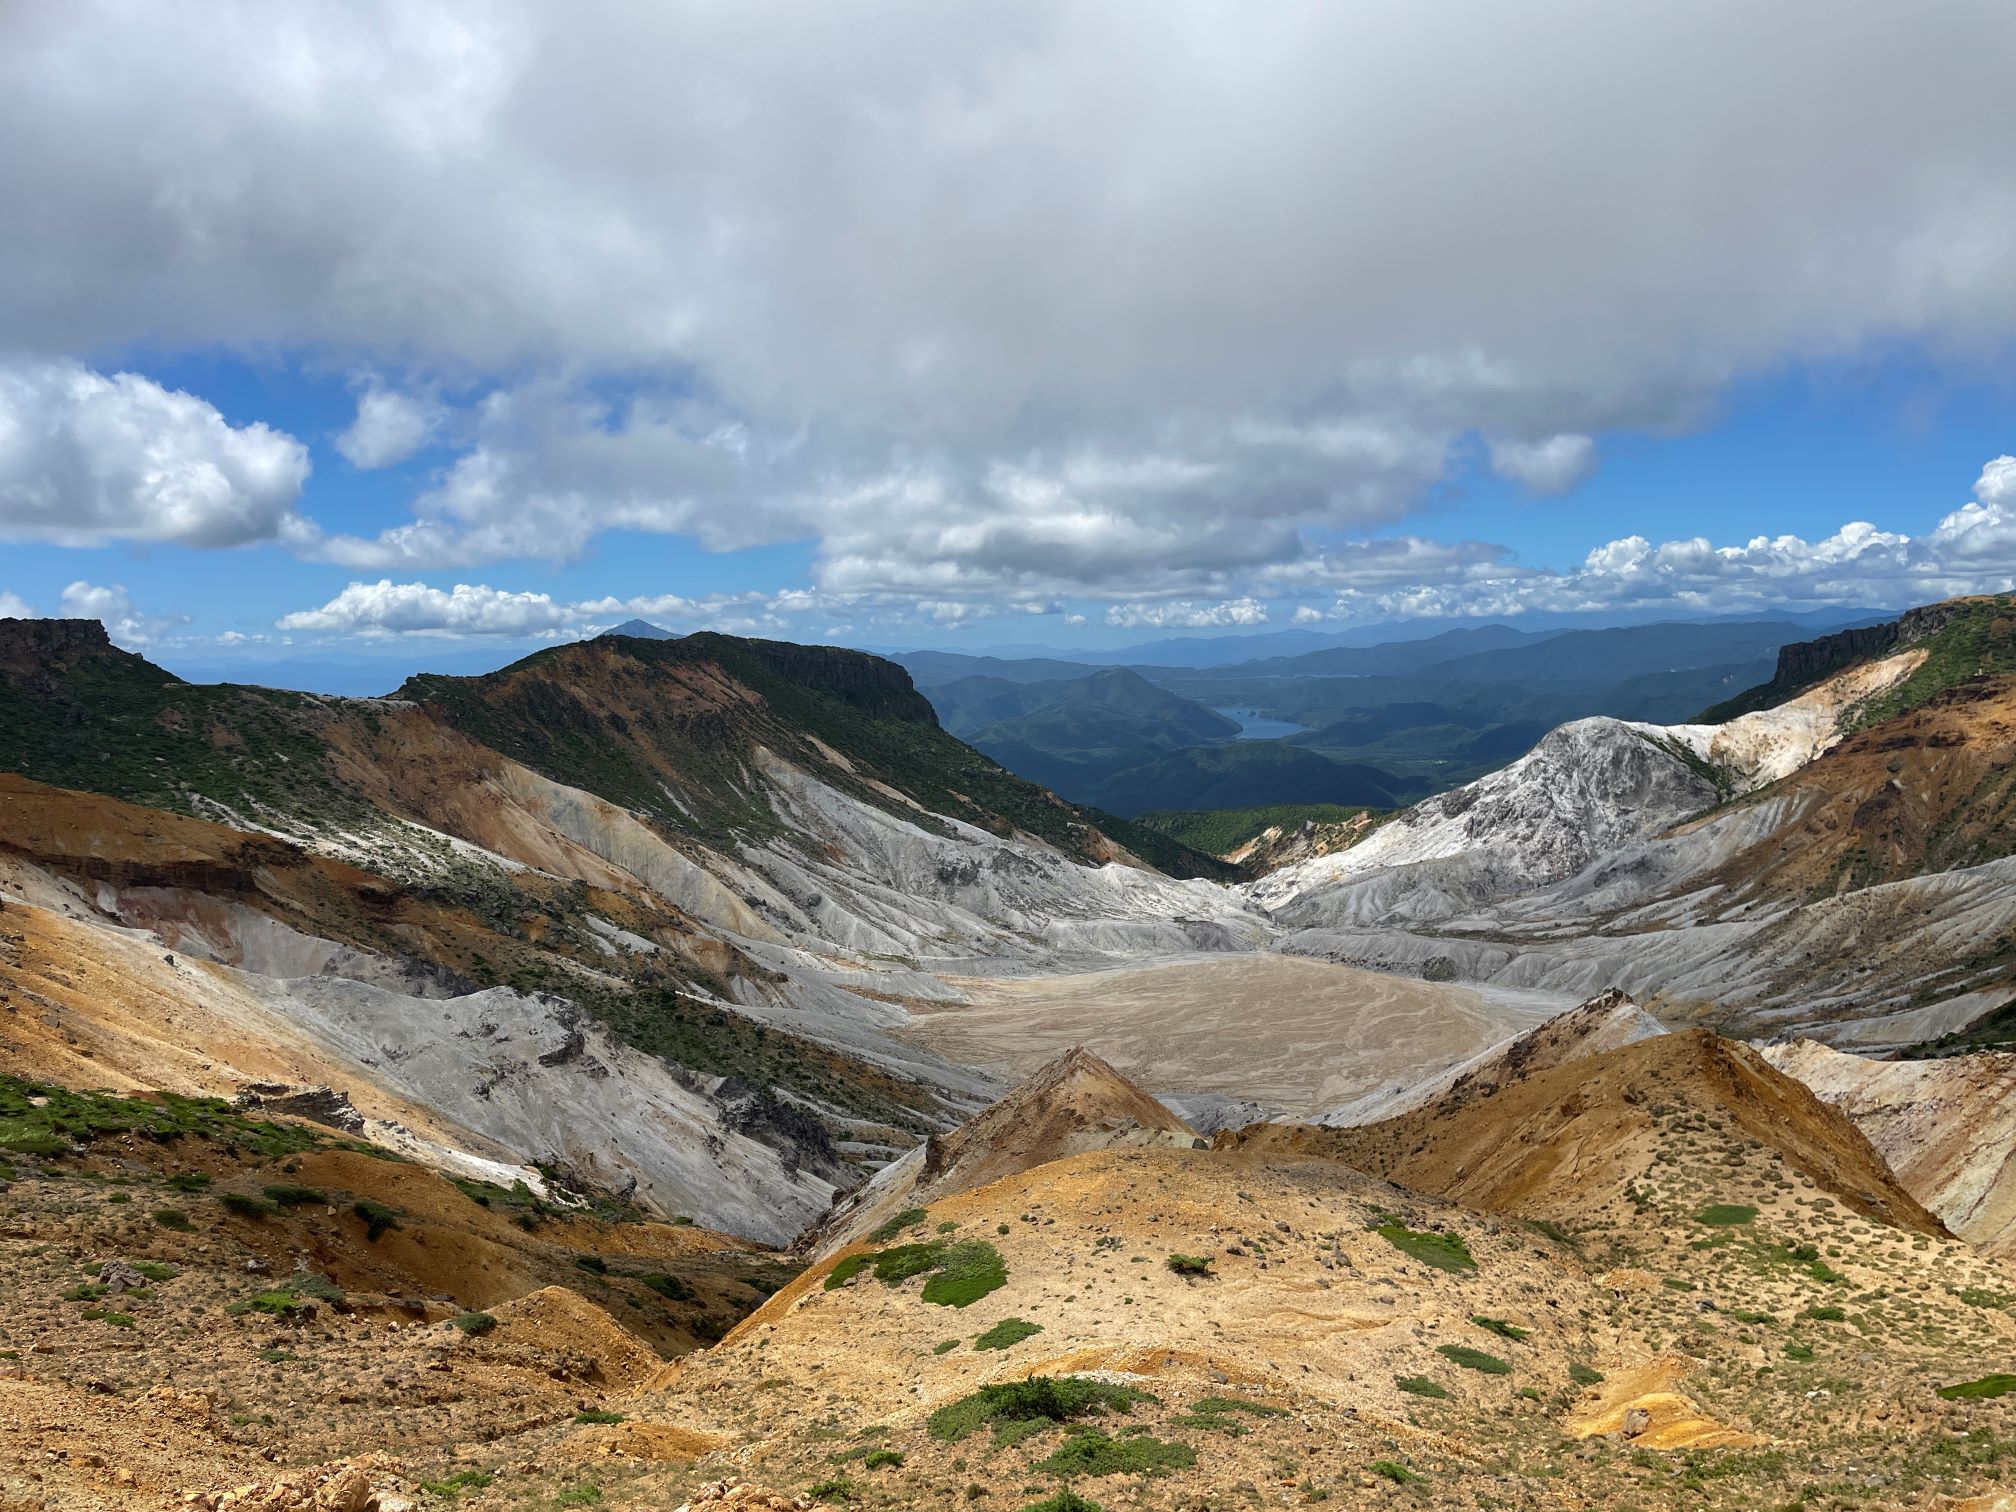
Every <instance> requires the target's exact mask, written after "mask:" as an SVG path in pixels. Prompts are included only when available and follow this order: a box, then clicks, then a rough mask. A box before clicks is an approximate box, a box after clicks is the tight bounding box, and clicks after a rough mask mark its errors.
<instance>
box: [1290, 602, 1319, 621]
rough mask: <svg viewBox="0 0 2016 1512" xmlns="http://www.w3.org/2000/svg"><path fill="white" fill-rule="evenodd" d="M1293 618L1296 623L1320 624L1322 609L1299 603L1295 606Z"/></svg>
mask: <svg viewBox="0 0 2016 1512" xmlns="http://www.w3.org/2000/svg"><path fill="white" fill-rule="evenodd" d="M1293 618H1294V622H1295V623H1296V624H1298V625H1320V624H1322V623H1323V611H1322V610H1321V609H1314V608H1311V607H1310V606H1309V605H1307V604H1301V605H1298V606H1297V607H1296V610H1295V614H1294V616H1293Z"/></svg>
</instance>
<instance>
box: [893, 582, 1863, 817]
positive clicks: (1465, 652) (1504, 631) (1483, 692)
mask: <svg viewBox="0 0 2016 1512" xmlns="http://www.w3.org/2000/svg"><path fill="white" fill-rule="evenodd" d="M1813 618H1814V617H1813V616H1810V615H1809V616H1803V617H1789V616H1788V617H1773V618H1769V619H1749V620H1740V619H1738V620H1692V621H1678V622H1674V623H1666V624H1651V625H1628V626H1613V627H1609V628H1605V629H1595V630H1590V629H1542V630H1528V629H1519V628H1515V627H1513V626H1509V625H1465V626H1460V627H1456V628H1451V629H1444V630H1440V631H1437V632H1436V633H1434V634H1431V635H1424V636H1419V637H1415V638H1411V639H1397V640H1390V641H1384V642H1380V643H1376V644H1371V645H1339V644H1335V643H1334V642H1335V641H1336V640H1337V639H1338V637H1335V636H1328V637H1326V636H1318V635H1315V634H1313V633H1312V632H1302V631H1296V632H1283V633H1282V634H1279V635H1254V636H1240V637H1226V638H1224V639H1222V640H1218V641H1212V640H1205V639H1192V640H1174V641H1165V642H1160V643H1157V644H1156V645H1154V646H1149V647H1137V648H1134V651H1135V653H1136V654H1143V653H1153V654H1156V655H1168V656H1175V655H1182V656H1185V657H1187V658H1189V660H1188V661H1187V662H1186V663H1185V664H1183V665H1165V664H1157V663H1156V662H1154V661H1150V660H1140V661H1136V662H1133V663H1132V664H1130V665H1129V666H1127V667H1125V668H1106V669H1103V670H1100V671H1096V672H1087V671H1085V670H1084V669H1083V668H1082V667H1081V666H1079V665H1078V664H1076V663H1074V662H1071V661H1068V660H1062V659H1059V658H1057V657H1029V658H1021V659H1017V658H1007V657H999V656H965V655H961V654H959V653H956V652H950V651H914V652H908V653H905V654H903V655H901V656H899V657H897V658H895V660H897V661H898V662H899V663H901V664H902V665H903V666H904V667H905V668H906V669H907V670H908V671H909V672H910V674H911V676H912V678H913V680H914V681H915V682H916V684H917V686H918V687H919V688H920V689H921V690H922V691H923V693H924V695H925V696H926V697H927V698H929V699H930V700H931V703H932V706H933V707H934V708H935V709H936V710H937V711H938V715H939V718H940V719H941V720H942V721H943V722H944V724H945V727H946V728H947V729H948V730H950V731H952V732H953V733H954V734H956V735H958V736H959V737H960V738H961V739H964V740H967V741H969V742H971V743H972V744H973V745H975V746H978V747H979V748H980V749H981V750H983V751H985V752H987V754H988V755H990V756H992V757H994V758H995V760H997V761H999V762H1001V763H1002V764H1003V765H1004V766H1006V767H1008V768H1009V770H1011V771H1014V772H1017V773H1019V774H1020V775H1022V776H1025V777H1028V778H1030V779H1031V780H1032V781H1036V782H1041V783H1043V784H1044V785H1045V786H1047V787H1050V788H1052V789H1054V790H1055V791H1057V792H1059V793H1061V794H1063V795H1064V796H1066V797H1068V798H1071V799H1073V800H1075V801H1077V802H1081V803H1088V804H1092V805H1095V806H1097V807H1100V808H1102V809H1106V810H1108V811H1110V812H1114V813H1120V814H1127V815H1135V814H1140V813H1143V812H1146V811H1148V810H1156V809H1175V810H1184V811H1189V810H1209V809H1220V808H1247V807H1254V806H1259V805H1267V804H1282V803H1331V804H1345V805H1370V806H1374V807H1390V806H1393V805H1396V804H1401V803H1407V802H1411V801H1413V800H1414V799H1417V798H1420V797H1423V796H1425V795H1426V794H1428V793H1432V792H1436V791H1440V790H1441V789H1444V788H1448V787H1453V786H1455V785H1457V784H1459V783H1462V782H1467V781H1469V780H1470V779H1472V778H1474V777H1478V776H1481V775H1482V774H1483V773H1485V772H1488V771H1491V770H1493V769H1494V768H1496V767H1500V766H1503V765H1504V764H1505V763H1507V762H1509V761H1513V760H1516V759H1517V758H1518V757H1520V756H1522V755H1524V754H1525V753H1526V752H1527V751H1528V750H1530V749H1531V748H1532V746H1533V744H1534V743H1535V742H1536V741H1538V740H1539V739H1540V737H1541V736H1543V735H1545V734H1546V733H1547V731H1548V730H1550V729H1552V728H1553V727H1554V726H1555V725H1557V724H1559V723H1561V722H1562V721H1564V720H1569V719H1576V718H1580V717H1583V716H1586V715H1591V714H1609V715H1614V716H1617V717H1619V718H1627V719H1644V720H1651V721H1654V722H1659V723H1671V722H1673V721H1676V720H1682V719H1686V718H1688V717H1689V716H1691V715H1692V714H1694V713H1695V712H1697V711H1698V710H1701V709H1703V708H1706V707H1708V706H1709V705H1711V704H1719V703H1722V702H1724V701H1725V700H1728V699H1730V698H1732V697H1735V696H1739V695H1741V694H1742V693H1743V691H1744V690H1745V689H1748V688H1752V687H1755V686H1757V685H1759V684H1762V683H1764V682H1766V681H1767V680H1768V679H1770V678H1771V677H1772V676H1773V675H1774V670H1775V668H1776V661H1777V656H1778V650H1779V648H1780V647H1781V646H1784V645H1786V644H1788V643H1793V642H1798V641H1801V640H1802V638H1803V637H1804V636H1805V635H1806V634H1807V630H1806V627H1805V624H1803V623H1802V622H1801V621H1802V619H1804V620H1807V621H1810V620H1812V619H1813ZM1841 618H1842V616H1840V615H1838V614H1835V615H1832V616H1828V617H1824V618H1823V620H1822V622H1823V623H1828V624H1838V623H1840V621H1841ZM1851 623H1863V621H1862V620H1861V619H1860V618H1856V619H1853V620H1851ZM1312 639H1313V640H1318V641H1324V642H1329V643H1326V644H1321V645H1318V646H1317V647H1315V648H1314V649H1301V650H1295V651H1293V652H1292V654H1287V653H1288V651H1289V648H1290V647H1292V646H1302V645H1306V644H1307V642H1309V641H1310V640H1312ZM1205 648H1214V649H1213V651H1212V652H1211V655H1217V654H1219V653H1227V652H1229V651H1230V650H1232V649H1234V648H1236V649H1239V650H1242V651H1251V650H1255V649H1267V648H1273V649H1275V650H1277V651H1279V652H1282V653H1283V654H1276V655H1272V656H1265V657H1259V658H1254V657H1248V658H1247V659H1244V660H1240V661H1237V662H1232V663H1229V664H1228V663H1226V662H1224V661H1222V660H1218V661H1214V660H1211V659H1210V655H1207V654H1206V651H1205ZM1225 710H1238V711H1241V712H1242V713H1244V714H1246V715H1249V716H1258V717H1259V718H1261V719H1264V720H1269V721H1274V722H1277V724H1279V725H1281V726H1285V727H1286V728H1287V730H1288V733H1286V734H1285V735H1281V736H1279V737H1277V738H1270V739H1241V738H1239V737H1240V735H1241V733H1242V722H1241V721H1238V720H1234V719H1231V718H1228V717H1227V716H1226V715H1225V714H1224V713H1223V712H1220V711H1225Z"/></svg>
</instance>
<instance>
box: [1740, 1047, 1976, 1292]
mask: <svg viewBox="0 0 2016 1512" xmlns="http://www.w3.org/2000/svg"><path fill="white" fill-rule="evenodd" d="M1764 1058H1765V1059H1766V1060H1768V1061H1770V1062H1771V1064H1772V1065H1774V1066H1776V1067H1777V1068H1778V1069H1779V1070H1781V1071H1783V1072H1784V1073H1785V1074H1786V1075H1788V1076H1793V1077H1797V1078H1798V1079H1799V1080H1800V1081H1801V1082H1804V1083H1805V1084H1806V1085H1807V1086H1808V1087H1810V1088H1812V1090H1813V1091H1814V1093H1815V1094H1817V1095H1818V1096H1819V1097H1821V1098H1822V1099H1823V1100H1825V1101H1827V1102H1829V1103H1832V1104H1833V1105H1834V1106H1836V1107H1838V1108H1839V1109H1840V1110H1841V1111H1842V1112H1843V1113H1845V1114H1846V1115H1847V1116H1848V1118H1849V1119H1850V1120H1851V1121H1852V1122H1853V1123H1854V1124H1855V1127H1856V1128H1858V1129H1860V1130H1861V1131H1862V1132H1863V1133H1864V1134H1865V1135H1867V1136H1868V1138H1869V1142H1870V1143H1871V1144H1872V1145H1874V1146H1875V1147H1876V1149H1877V1151H1878V1152H1879V1153H1880V1154H1881V1155H1882V1156H1883V1158H1884V1159H1885V1160H1886V1161H1887V1162H1888V1163H1889V1165H1890V1168H1891V1170H1893V1171H1894V1172H1895V1173H1896V1175H1897V1179H1898V1181H1899V1182H1900V1183H1901V1184H1902V1185H1903V1186H1905V1187H1906V1188H1908V1189H1909V1190H1910V1191H1911V1193H1912V1194H1913V1195H1914V1196H1916V1197H1917V1198H1918V1199H1919V1201H1921V1202H1923V1203H1924V1204H1925V1206H1926V1207H1928V1208H1930V1209H1931V1210H1932V1211H1933V1212H1935V1213H1937V1214H1938V1215H1939V1216H1940V1218H1942V1219H1943V1220H1944V1221H1945V1223H1946V1225H1947V1227H1949V1228H1950V1229H1952V1230H1953V1232H1954V1233H1956V1234H1958V1235H1960V1237H1961V1238H1963V1239H1966V1240H1968V1241H1969V1242H1970V1243H1972V1244H1974V1245H1976V1246H1978V1247H1979V1248H1980V1249H1981V1250H1982V1251H1983V1252H1984V1253H1986V1254H1990V1255H2003V1256H2008V1255H2016V1166H2012V1161H2016V1055H2008V1054H1998V1053H1992V1052H1987V1053H1978V1054H1973V1055H1958V1056H1953V1057H1950V1058H1947V1059H1941V1060H1901V1061H1879V1060H1871V1059H1868V1058H1867V1057H1864V1056H1859V1055H1843V1054H1842V1053H1840V1052H1839V1051H1837V1050H1830V1049H1828V1048H1827V1047H1826V1046H1825V1045H1818V1044H1815V1043H1814V1042H1813V1041H1811V1040H1794V1041H1793V1042H1792V1043H1790V1044H1787V1045H1774V1046H1772V1047H1770V1048H1769V1049H1767V1050H1765V1051H1764Z"/></svg>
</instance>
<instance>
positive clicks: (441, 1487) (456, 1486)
mask: <svg viewBox="0 0 2016 1512" xmlns="http://www.w3.org/2000/svg"><path fill="white" fill-rule="evenodd" d="M493 1479H495V1477H494V1476H492V1475H491V1473H490V1472H489V1471H488V1470H457V1471H456V1472H455V1473H454V1474H453V1475H450V1476H447V1477H444V1478H443V1479H441V1480H437V1481H422V1482H420V1489H421V1490H422V1491H425V1492H426V1493H427V1494H428V1495H429V1496H451V1497H452V1496H456V1495H459V1494H460V1493H461V1492H464V1491H481V1490H482V1489H483V1488H484V1487H485V1486H487V1485H489V1484H490V1482H491V1481H492V1480H493Z"/></svg>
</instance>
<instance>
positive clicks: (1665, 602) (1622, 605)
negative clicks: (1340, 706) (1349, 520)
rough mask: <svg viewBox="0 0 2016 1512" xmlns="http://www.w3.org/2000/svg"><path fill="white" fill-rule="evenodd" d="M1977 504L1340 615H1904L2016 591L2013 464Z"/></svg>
mask: <svg viewBox="0 0 2016 1512" xmlns="http://www.w3.org/2000/svg"><path fill="white" fill-rule="evenodd" d="M1974 492H1975V498H1974V501H1973V502H1972V503H1969V504H1965V505H1962V506H1961V507H1960V508H1958V509H1956V510H1953V511H1951V512H1950V513H1948V514H1947V515H1945V516H1944V517H1943V518H1941V519H1940V521H1939V522H1938V524H1937V525H1936V526H1935V527H1934V528H1933V529H1932V530H1930V531H1928V532H1926V533H1925V534H1924V535H1922V536H1917V537H1913V536H1908V535H1904V534H1901V533H1899V532H1896V531H1888V530H1879V529H1878V528H1877V527H1876V526H1874V525H1872V524H1869V523H1868V522H1866V521H1859V520H1858V521H1851V522H1850V523H1848V524H1846V525H1843V526H1841V527H1840V528H1839V529H1838V530H1836V531H1835V532H1834V533H1833V534H1832V535H1830V536H1826V537H1824V538H1822V539H1820V540H1816V541H1808V540H1805V539H1803V538H1802V537H1799V536H1796V535H1777V536H1763V535H1760V536H1754V537H1752V538H1751V539H1750V540H1748V541H1745V542H1744V543H1742V544H1741V545H1731V546H1717V545H1715V544H1714V543H1713V542H1711V541H1709V540H1708V539H1707V538H1706V537H1703V536H1693V537H1689V538H1686V539H1683V540H1670V541H1662V542H1658V543H1654V542H1652V541H1650V540H1648V539H1647V538H1646V537H1644V536H1642V535H1632V536H1624V537H1621V538H1619V539H1617V540H1613V541H1609V542H1606V543H1604V544H1603V545H1601V546H1598V547H1596V548H1594V549H1593V550H1591V551H1590V552H1589V553H1588V554H1587V555H1586V556H1585V557H1584V559H1583V561H1582V564H1581V566H1579V567H1578V568H1576V569H1574V570H1572V571H1569V572H1554V571H1549V570H1545V569H1539V568H1525V567H1520V566H1517V565H1516V564H1513V563H1511V562H1509V561H1507V560H1505V559H1504V558H1503V557H1502V556H1500V557H1498V558H1497V559H1490V558H1480V559H1478V560H1473V561H1468V562H1462V561H1455V560H1452V561H1449V562H1448V563H1446V564H1445V566H1444V568H1443V570H1441V571H1437V572H1432V573H1423V574H1420V575H1419V577H1418V578H1417V580H1416V581H1413V582H1410V583H1404V584H1394V585H1390V586H1370V587H1365V588H1347V589H1346V590H1345V591H1344V592H1343V593H1341V594H1340V595H1339V599H1338V611H1339V612H1340V613H1364V612H1368V611H1370V612H1377V613H1383V614H1398V615H1420V616H1443V615H1492V616H1497V615H1513V614H1520V613H1523V612H1525V611H1527V610H1553V611H1567V612H1581V611H1605V610H1623V609H1631V610H1643V609H1662V608H1663V609H1672V610H1674V611H1676V612H1684V613H1705V612H1716V611H1732V610H1751V609H1756V610H1768V609H1772V608H1777V607H1783V606H1796V605H1801V604H1861V605H1869V606H1871V607H1881V608H1892V609H1896V608H1905V607H1908V606H1910V605H1913V604H1921V603H1927V602H1931V601H1933V600H1937V599H1943V598H1951V597H1954V596H1956V595H1959V594H1966V593H2003V592H2011V591H2016V459H2011V458H2008V457H1998V458H1997V459H1995V461H1993V462H1990V463H1989V464H1988V465H1987V467H1985V468H1984V469H1983V470H1982V473H1981V476H1980V478H1979V480H1977V482H1976V483H1975V489H1974Z"/></svg>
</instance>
